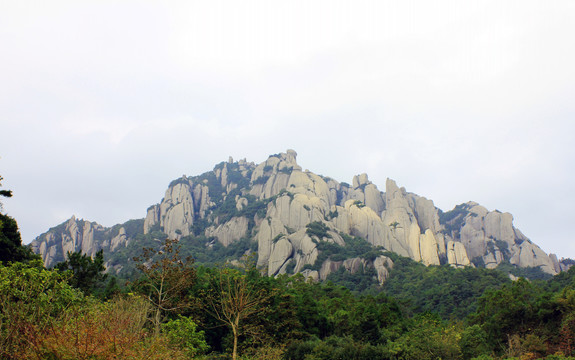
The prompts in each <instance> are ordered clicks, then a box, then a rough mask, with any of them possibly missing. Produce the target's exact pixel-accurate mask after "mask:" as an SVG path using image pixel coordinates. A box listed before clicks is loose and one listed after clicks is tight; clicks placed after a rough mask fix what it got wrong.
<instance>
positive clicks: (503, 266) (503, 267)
mask: <svg viewBox="0 0 575 360" xmlns="http://www.w3.org/2000/svg"><path fill="white" fill-rule="evenodd" d="M497 270H499V271H501V272H503V273H508V274H512V275H514V276H516V277H523V278H526V279H530V280H549V279H551V278H552V277H553V275H551V274H549V273H546V272H545V271H543V270H541V268H539V267H532V266H528V267H519V266H517V265H512V264H510V263H509V262H508V261H502V262H501V263H499V265H497Z"/></svg>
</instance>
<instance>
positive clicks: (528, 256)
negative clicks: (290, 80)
mask: <svg viewBox="0 0 575 360" xmlns="http://www.w3.org/2000/svg"><path fill="white" fill-rule="evenodd" d="M138 224H139V225H138V226H139V227H138V228H137V229H136V230H134V226H133V224H132V225H131V226H130V229H131V230H129V231H127V230H126V229H128V223H126V224H122V225H116V226H115V227H113V228H104V227H102V226H100V225H98V224H96V223H90V222H87V221H83V220H77V219H75V218H72V219H70V220H68V221H67V222H65V223H64V224H61V225H59V226H57V227H56V228H53V229H51V230H50V231H48V232H47V233H45V234H43V235H41V236H40V237H38V238H37V239H36V240H34V242H33V243H32V247H33V249H34V251H36V252H38V253H41V254H42V257H43V259H44V263H45V264H46V266H50V265H53V264H54V263H55V262H56V261H62V260H63V258H64V256H65V254H66V252H67V251H82V252H84V253H87V254H90V255H93V254H95V253H96V252H97V251H98V250H99V249H104V250H105V254H106V252H108V254H109V253H114V252H116V251H118V250H120V249H122V248H123V247H126V246H127V245H128V244H129V243H131V242H134V241H135V238H136V237H137V236H140V237H141V236H155V235H154V234H158V232H160V233H164V234H165V235H167V236H168V237H170V238H175V239H181V241H184V242H185V241H188V240H187V239H190V238H191V237H197V236H204V237H205V238H206V241H207V244H206V245H207V246H209V244H213V242H214V241H218V242H220V243H221V244H222V245H224V246H229V245H230V244H233V243H234V242H237V241H238V240H240V239H242V238H248V239H251V240H252V241H254V242H256V243H257V251H258V260H257V264H258V266H260V267H261V268H265V269H267V273H268V274H269V275H277V274H283V273H292V272H294V273H297V272H301V273H302V274H304V275H305V276H309V277H312V278H314V279H325V278H326V277H327V276H328V275H329V274H330V273H332V272H333V271H336V270H338V269H340V268H341V267H343V268H345V269H346V270H347V271H350V272H357V271H359V270H358V269H365V268H369V267H372V268H374V269H375V270H376V273H377V279H378V281H379V282H382V281H385V279H386V278H387V276H388V274H389V269H390V268H391V267H392V266H393V265H392V264H393V263H392V262H391V260H390V259H388V258H386V257H383V256H380V257H377V258H375V260H373V261H369V262H368V261H366V260H363V259H361V258H350V259H345V260H341V261H340V260H338V261H334V260H331V259H330V258H327V259H325V260H322V263H321V264H320V263H317V261H318V259H320V258H321V257H320V255H321V250H320V248H321V247H320V246H319V245H320V244H322V243H333V244H336V245H339V246H343V247H345V246H347V245H346V242H345V240H344V238H347V236H352V237H353V236H355V237H361V238H363V239H365V240H366V241H367V242H369V243H370V244H371V245H373V246H374V247H376V248H379V249H381V250H387V251H391V252H395V253H397V254H399V255H402V256H406V257H410V258H412V259H414V260H415V261H420V262H422V263H423V264H425V265H439V264H450V265H451V266H454V267H465V266H485V267H488V268H493V267H496V266H497V265H498V264H499V263H501V262H503V261H508V262H510V263H511V264H515V265H517V266H521V267H527V266H532V267H540V268H541V269H542V270H543V271H545V272H547V273H550V274H556V273H558V272H559V271H562V270H565V268H566V267H567V265H566V263H564V262H562V261H559V260H558V259H557V257H556V256H555V255H551V256H548V255H547V254H545V253H544V252H543V251H542V250H541V249H540V248H539V247H538V246H537V245H535V244H534V243H532V242H531V241H530V240H529V239H528V238H527V237H525V236H524V235H523V234H522V233H521V232H520V231H519V230H517V229H515V228H514V227H513V217H512V216H511V214H509V213H501V212H499V211H488V210H487V209H486V208H484V207H482V206H480V205H479V204H476V203H473V202H469V203H466V204H461V205H458V206H456V207H455V208H454V209H453V210H451V211H448V212H445V213H444V212H442V211H441V210H439V209H437V208H436V207H435V205H434V203H433V201H432V200H429V199H426V198H424V197H421V196H418V195H416V194H413V193H409V192H407V191H406V190H405V189H404V188H401V187H399V186H398V185H397V184H396V183H395V181H393V180H391V179H387V180H386V182H385V191H381V190H379V189H378V188H377V186H376V185H375V184H373V183H372V182H371V181H370V180H369V178H368V176H367V174H359V175H356V176H354V177H353V179H352V181H351V185H350V184H347V183H339V182H338V181H336V180H333V179H331V178H328V177H324V176H319V175H317V174H314V173H313V172H310V171H308V170H302V168H301V166H299V165H298V164H297V153H296V152H295V151H293V150H287V151H286V152H285V153H280V154H276V155H272V156H270V157H269V158H268V159H267V160H266V161H264V162H262V163H260V164H254V163H249V162H247V161H246V160H240V161H233V159H232V158H230V159H229V160H228V161H227V162H222V163H220V164H218V165H216V167H215V168H214V170H213V171H209V172H206V173H204V174H202V175H199V176H194V177H187V176H182V177H181V178H179V179H177V180H175V181H173V182H172V183H171V184H170V186H169V187H168V189H167V190H166V192H165V195H164V198H163V199H162V201H161V202H160V203H158V204H155V205H153V206H151V207H150V208H148V210H147V213H146V216H145V218H144V219H142V220H141V221H140V223H138ZM310 224H316V226H319V227H320V228H321V229H323V230H322V231H323V233H322V234H318V233H314V232H310V231H308V227H309V226H310ZM324 258H325V257H323V258H322V259H324ZM110 265H111V266H114V267H118V266H119V267H121V266H122V264H110Z"/></svg>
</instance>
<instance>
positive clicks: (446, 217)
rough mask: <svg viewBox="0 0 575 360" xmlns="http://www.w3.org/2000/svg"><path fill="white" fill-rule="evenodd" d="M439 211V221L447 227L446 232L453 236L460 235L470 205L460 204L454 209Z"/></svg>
mask: <svg viewBox="0 0 575 360" xmlns="http://www.w3.org/2000/svg"><path fill="white" fill-rule="evenodd" d="M438 213H439V223H440V224H441V225H443V226H444V227H445V230H444V231H445V233H446V234H448V235H452V236H453V237H457V236H459V231H460V230H461V227H462V226H463V224H464V223H465V217H466V216H467V215H468V214H469V205H468V204H460V205H457V206H455V208H453V210H451V211H448V212H445V213H444V212H443V211H441V210H439V211H438Z"/></svg>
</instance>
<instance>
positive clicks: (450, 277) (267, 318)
mask: <svg viewBox="0 0 575 360" xmlns="http://www.w3.org/2000/svg"><path fill="white" fill-rule="evenodd" d="M0 180H1V179H0ZM1 195H3V196H10V195H11V193H10V192H7V191H3V192H2V194H1ZM319 230H321V229H310V231H319ZM182 246H183V244H180V242H178V241H176V240H171V239H164V240H162V241H160V242H156V243H151V244H148V246H147V247H144V248H142V249H141V250H140V251H139V252H138V254H136V255H135V256H134V258H133V263H134V264H135V265H134V270H133V271H132V272H131V273H130V276H129V278H126V279H124V278H117V277H113V276H108V275H106V274H105V267H104V263H105V259H104V255H103V252H99V253H98V254H97V255H96V256H95V257H90V256H87V255H85V254H81V253H68V254H67V260H66V261H64V262H61V263H58V264H57V265H56V266H55V267H54V268H51V269H47V268H45V267H44V266H43V264H42V261H41V260H40V259H39V257H38V256H37V255H35V254H33V253H32V252H31V251H30V250H29V249H28V248H27V247H26V246H23V245H22V242H21V239H20V234H19V232H18V227H17V223H16V220H15V219H13V218H11V217H10V216H8V215H4V214H0V358H1V359H102V360H103V359H106V360H107V359H166V358H171V359H205V360H207V359H234V360H235V359H287V360H316V359H317V360H319V359H539V358H545V359H575V357H573V356H575V349H574V341H575V288H574V286H575V268H571V269H570V270H569V271H567V272H562V273H560V274H558V275H556V276H554V277H552V278H550V279H537V276H531V279H530V280H529V279H527V278H526V277H523V276H528V275H530V274H531V275H532V274H533V272H531V273H530V274H527V273H526V274H517V275H518V278H517V279H516V280H514V281H512V280H510V277H509V276H508V274H507V272H505V271H503V270H504V269H492V270H489V269H479V268H472V267H467V268H463V269H455V268H453V267H450V266H448V265H443V266H427V267H426V266H424V265H422V264H420V263H417V262H414V261H413V260H410V259H407V258H402V257H400V256H398V255H395V254H391V253H386V255H387V256H390V257H392V258H393V260H394V263H395V266H394V269H393V271H392V273H391V277H390V278H389V279H388V280H387V281H386V282H385V284H384V285H382V286H380V285H379V284H377V283H376V282H374V281H373V274H371V273H370V271H369V269H366V270H365V271H363V272H360V273H357V274H354V275H351V274H349V273H346V272H336V273H334V274H331V275H330V277H329V278H328V280H327V281H325V282H313V281H311V280H308V279H305V278H304V277H303V276H302V275H301V274H295V275H288V274H284V275H279V276H277V277H268V276H264V275H262V272H261V269H258V268H256V266H255V253H252V255H251V256H245V257H244V258H243V259H242V260H241V261H235V262H222V263H221V264H220V265H213V266H208V265H205V264H203V263H199V262H198V261H196V260H197V259H195V258H193V257H189V256H188V257H186V256H185V254H186V253H187V252H184V251H182ZM535 273H536V272H535Z"/></svg>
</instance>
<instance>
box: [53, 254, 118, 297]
mask: <svg viewBox="0 0 575 360" xmlns="http://www.w3.org/2000/svg"><path fill="white" fill-rule="evenodd" d="M54 268H55V269H57V270H59V271H70V272H71V274H72V276H71V277H70V278H69V280H68V282H69V284H70V285H72V286H73V287H75V288H77V289H80V290H82V291H83V292H84V294H86V295H90V294H93V293H94V292H95V291H96V290H98V289H99V288H100V289H101V288H102V287H103V283H104V281H105V280H106V278H107V275H106V274H104V271H105V270H106V268H105V266H104V252H103V250H100V251H98V252H97V253H96V256H95V257H94V259H92V258H91V257H90V256H88V255H86V254H82V253H80V252H72V253H71V252H68V260H66V261H64V262H60V263H58V264H56V266H54Z"/></svg>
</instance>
